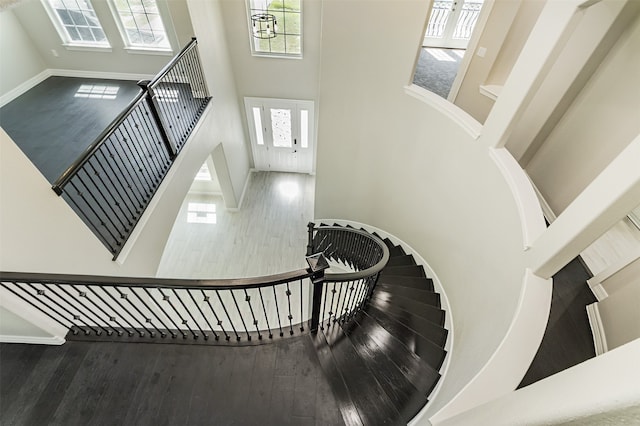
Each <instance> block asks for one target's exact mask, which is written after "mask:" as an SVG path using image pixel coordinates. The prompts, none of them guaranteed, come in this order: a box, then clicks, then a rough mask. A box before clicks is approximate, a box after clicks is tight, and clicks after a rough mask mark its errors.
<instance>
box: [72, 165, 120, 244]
mask: <svg viewBox="0 0 640 426" xmlns="http://www.w3.org/2000/svg"><path fill="white" fill-rule="evenodd" d="M80 172H84V174H85V175H86V176H87V178H89V181H90V182H91V184H92V186H93V188H94V189H95V191H92V190H91V188H90V187H89V186H88V185H87V183H86V182H85V180H84V179H82V175H81V174H80ZM76 178H78V180H79V181H80V183H82V184H83V185H84V187H85V188H86V190H87V193H88V194H89V195H90V196H91V198H92V199H93V201H95V204H97V206H98V207H99V208H100V210H101V211H102V214H101V215H97V216H98V218H100V221H101V222H102V223H101V224H102V225H103V226H104V227H105V228H107V230H108V229H109V227H107V225H106V223H105V220H104V218H106V219H107V221H108V222H109V223H110V224H111V226H112V227H113V229H114V230H115V232H117V233H118V236H119V237H120V239H121V240H122V239H124V235H123V234H122V232H120V228H118V225H116V223H115V222H114V221H113V219H112V216H111V215H110V214H109V213H107V211H106V210H105V208H104V206H103V205H102V203H101V202H100V201H98V198H97V197H96V194H95V192H97V193H99V194H100V195H102V193H101V191H100V190H99V188H98V186H97V185H96V183H95V181H94V180H93V178H92V177H91V174H90V173H89V171H88V170H87V169H86V168H84V167H83V168H82V169H80V170H79V171H78V173H77V174H76ZM105 203H106V204H107V205H108V204H109V202H108V201H106V200H105ZM109 207H110V206H109ZM92 210H93V209H92ZM112 211H113V210H112ZM113 213H114V215H115V214H116V213H115V211H113ZM109 233H110V234H111V235H113V233H111V231H109ZM114 239H116V241H117V238H115V236H114Z"/></svg>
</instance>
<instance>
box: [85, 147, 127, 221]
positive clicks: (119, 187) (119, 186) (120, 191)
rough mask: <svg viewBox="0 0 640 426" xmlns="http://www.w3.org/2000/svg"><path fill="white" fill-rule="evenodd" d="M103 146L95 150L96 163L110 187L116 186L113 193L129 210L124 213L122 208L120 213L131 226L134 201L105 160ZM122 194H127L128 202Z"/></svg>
mask: <svg viewBox="0 0 640 426" xmlns="http://www.w3.org/2000/svg"><path fill="white" fill-rule="evenodd" d="M103 148H105V145H102V146H101V147H100V149H99V150H98V151H97V152H96V155H95V159H96V162H97V163H98V165H99V166H100V168H101V169H102V171H103V173H104V174H105V176H107V179H109V182H110V184H111V187H112V188H117V189H116V191H115V193H116V194H117V195H118V196H119V197H120V199H121V201H122V204H124V206H125V207H126V208H127V211H128V212H129V213H125V212H124V210H123V211H122V213H123V214H124V215H125V216H126V217H127V220H128V224H129V226H133V222H132V220H131V218H133V217H135V213H134V211H135V203H134V202H133V200H132V199H131V195H130V194H129V191H126V190H125V187H124V185H123V184H122V183H121V182H120V179H119V178H118V174H117V173H116V172H115V170H114V169H113V167H112V164H111V163H110V162H109V160H107V156H106V155H105V153H104V152H103V150H102V149H103ZM105 149H106V148H105ZM98 154H100V155H102V161H101V160H100V159H99V158H98ZM105 164H107V165H108V166H109V170H107V169H106V168H105ZM109 171H110V172H111V173H112V174H113V176H114V177H115V178H116V181H117V182H118V183H117V184H116V182H114V180H113V179H112V178H111V174H110V173H109ZM123 194H124V195H126V196H127V198H128V199H129V201H130V203H128V202H127V200H126V199H125V197H124V195H123ZM121 210H122V208H121Z"/></svg>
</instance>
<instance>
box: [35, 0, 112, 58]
mask: <svg viewBox="0 0 640 426" xmlns="http://www.w3.org/2000/svg"><path fill="white" fill-rule="evenodd" d="M46 5H48V10H49V11H50V12H51V15H52V18H53V20H54V23H55V24H56V25H55V27H56V29H57V30H58V33H59V34H60V37H62V39H63V41H64V43H65V44H68V45H71V46H94V47H111V46H110V45H109V41H108V40H107V36H106V35H105V33H104V30H103V29H102V25H101V24H100V21H99V20H98V17H97V16H96V12H95V10H94V9H93V6H91V3H90V2H89V0H46Z"/></svg>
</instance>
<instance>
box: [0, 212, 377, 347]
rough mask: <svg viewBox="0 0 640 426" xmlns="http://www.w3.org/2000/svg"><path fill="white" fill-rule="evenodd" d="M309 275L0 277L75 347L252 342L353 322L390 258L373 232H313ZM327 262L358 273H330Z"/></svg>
mask: <svg viewBox="0 0 640 426" xmlns="http://www.w3.org/2000/svg"><path fill="white" fill-rule="evenodd" d="M309 236H310V237H311V239H310V240H309V245H308V250H320V252H317V254H315V255H311V256H308V257H307V262H308V264H309V268H308V269H300V270H296V271H291V272H286V273H283V274H278V275H272V276H266V277H255V278H241V279H224V280H180V279H159V278H122V277H99V276H80V275H52V274H32V273H16V272H0V281H1V284H0V287H1V288H2V291H3V292H7V293H5V295H8V294H12V295H13V296H14V297H16V298H18V299H20V300H22V301H23V302H25V303H27V304H29V305H31V306H32V307H33V308H35V309H37V310H38V311H40V312H41V313H42V314H43V315H45V316H46V317H48V318H49V319H50V320H51V321H53V322H55V323H56V324H58V325H60V326H62V327H64V328H65V329H66V330H68V333H67V338H69V339H76V340H83V339H89V340H96V339H100V340H103V339H106V340H111V341H149V342H167V341H173V340H174V339H178V341H182V342H185V341H187V342H191V343H207V342H209V343H212V344H216V342H219V344H226V343H234V344H250V342H251V343H253V342H260V341H264V340H270V339H274V338H277V337H278V336H280V337H287V336H293V335H299V334H300V333H304V332H308V331H310V330H317V329H318V328H319V327H320V328H321V327H323V324H324V323H325V322H327V324H328V323H330V322H331V321H333V322H338V321H339V322H344V321H347V320H348V319H349V318H351V317H352V316H353V315H355V314H356V313H357V312H358V311H359V310H360V309H361V308H362V306H363V305H364V303H365V302H366V301H367V300H368V298H369V297H370V295H371V292H372V291H373V286H374V285H375V283H376V280H377V276H378V273H379V272H380V270H381V269H382V268H383V267H384V266H385V265H386V262H387V260H388V258H389V251H388V249H387V247H386V246H385V244H384V243H383V242H382V241H380V240H379V239H378V238H376V237H374V236H372V235H370V234H367V233H365V232H362V231H359V230H355V229H348V228H340V227H324V226H321V227H319V228H315V226H314V225H313V224H310V225H309ZM322 251H324V252H325V253H326V256H327V258H328V259H330V260H331V261H334V262H339V263H341V264H343V265H345V266H348V267H349V268H350V269H352V270H353V271H352V272H345V273H340V274H335V273H334V274H329V273H327V274H325V272H324V271H325V269H326V268H328V267H329V263H328V261H327V260H326V259H327V258H325V256H324V255H323V254H322Z"/></svg>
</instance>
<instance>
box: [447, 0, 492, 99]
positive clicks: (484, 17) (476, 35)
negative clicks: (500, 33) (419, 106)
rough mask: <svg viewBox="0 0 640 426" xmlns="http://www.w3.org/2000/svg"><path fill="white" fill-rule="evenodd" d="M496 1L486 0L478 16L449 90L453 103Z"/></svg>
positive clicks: (449, 97)
mask: <svg viewBox="0 0 640 426" xmlns="http://www.w3.org/2000/svg"><path fill="white" fill-rule="evenodd" d="M494 3H495V0H485V1H484V2H483V4H482V8H481V9H480V15H479V16H478V20H477V21H476V25H475V27H474V28H473V34H472V35H471V39H470V40H469V44H467V48H466V53H465V55H464V58H462V62H461V63H460V67H459V68H458V73H457V74H456V78H455V80H453V84H452V85H451V90H449V96H447V100H448V101H449V102H451V103H454V102H455V100H456V97H457V96H458V92H459V91H460V87H462V82H463V81H464V78H465V76H466V75H467V71H469V66H470V65H471V59H472V58H473V56H474V55H475V54H476V49H477V48H478V44H479V43H480V37H482V33H483V32H484V27H485V26H486V25H487V22H488V21H489V15H491V10H492V9H493V4H494Z"/></svg>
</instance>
